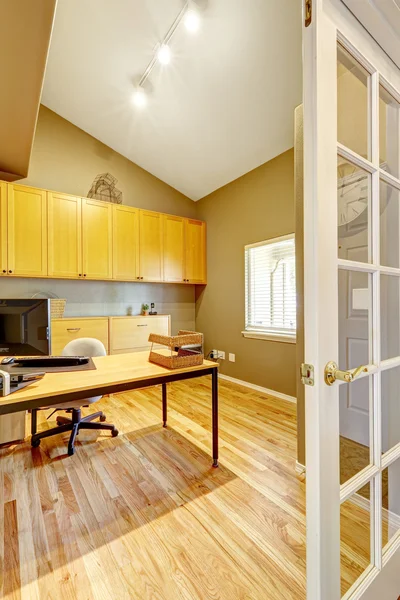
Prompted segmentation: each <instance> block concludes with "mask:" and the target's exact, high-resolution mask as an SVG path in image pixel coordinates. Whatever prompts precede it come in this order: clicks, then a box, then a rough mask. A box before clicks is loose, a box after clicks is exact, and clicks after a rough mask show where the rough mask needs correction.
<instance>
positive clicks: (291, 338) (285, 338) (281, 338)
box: [242, 331, 296, 344]
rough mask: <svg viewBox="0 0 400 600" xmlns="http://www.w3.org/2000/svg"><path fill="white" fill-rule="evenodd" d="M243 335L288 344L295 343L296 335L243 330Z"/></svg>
mask: <svg viewBox="0 0 400 600" xmlns="http://www.w3.org/2000/svg"><path fill="white" fill-rule="evenodd" d="M242 336H243V337H245V338H252V339H255V340H267V341H269V342H284V343H286V344H295V343H296V336H295V335H285V334H284V333H266V332H264V331H242Z"/></svg>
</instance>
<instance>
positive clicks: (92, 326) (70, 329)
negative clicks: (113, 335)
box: [51, 318, 108, 356]
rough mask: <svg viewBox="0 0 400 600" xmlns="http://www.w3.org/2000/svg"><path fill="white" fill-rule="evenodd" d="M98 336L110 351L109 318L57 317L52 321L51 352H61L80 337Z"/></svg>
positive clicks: (56, 353)
mask: <svg viewBox="0 0 400 600" xmlns="http://www.w3.org/2000/svg"><path fill="white" fill-rule="evenodd" d="M83 337H89V338H96V339H97V340H100V341H101V342H103V344H104V346H105V348H106V350H107V353H108V319H107V318H104V319H55V320H53V321H52V322H51V353H52V354H53V355H55V356H58V355H60V354H61V352H62V350H63V348H64V347H65V346H66V345H67V344H68V342H71V341H72V340H76V339H78V338H83Z"/></svg>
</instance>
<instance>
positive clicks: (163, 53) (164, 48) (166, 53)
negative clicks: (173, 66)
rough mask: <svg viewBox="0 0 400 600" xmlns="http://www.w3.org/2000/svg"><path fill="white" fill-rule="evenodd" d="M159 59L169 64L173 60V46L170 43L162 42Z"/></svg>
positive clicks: (160, 61) (158, 54)
mask: <svg viewBox="0 0 400 600" xmlns="http://www.w3.org/2000/svg"><path fill="white" fill-rule="evenodd" d="M157 60H158V62H159V63H161V64H162V65H167V64H168V63H169V62H170V60H171V48H170V47H169V46H168V44H161V46H160V47H159V49H158V50H157Z"/></svg>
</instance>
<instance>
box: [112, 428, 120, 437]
mask: <svg viewBox="0 0 400 600" xmlns="http://www.w3.org/2000/svg"><path fill="white" fill-rule="evenodd" d="M118 434H119V431H118V429H113V430H112V431H111V435H112V436H113V437H117V435H118Z"/></svg>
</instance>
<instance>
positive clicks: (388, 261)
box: [379, 181, 400, 268]
mask: <svg viewBox="0 0 400 600" xmlns="http://www.w3.org/2000/svg"><path fill="white" fill-rule="evenodd" d="M379 202H380V232H381V261H380V262H381V265H385V266H387V267H395V268H399V267H400V243H399V240H400V236H399V231H400V191H399V190H398V189H396V188H395V187H393V186H391V185H389V184H388V183H386V182H384V181H381V182H380V201H379Z"/></svg>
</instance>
